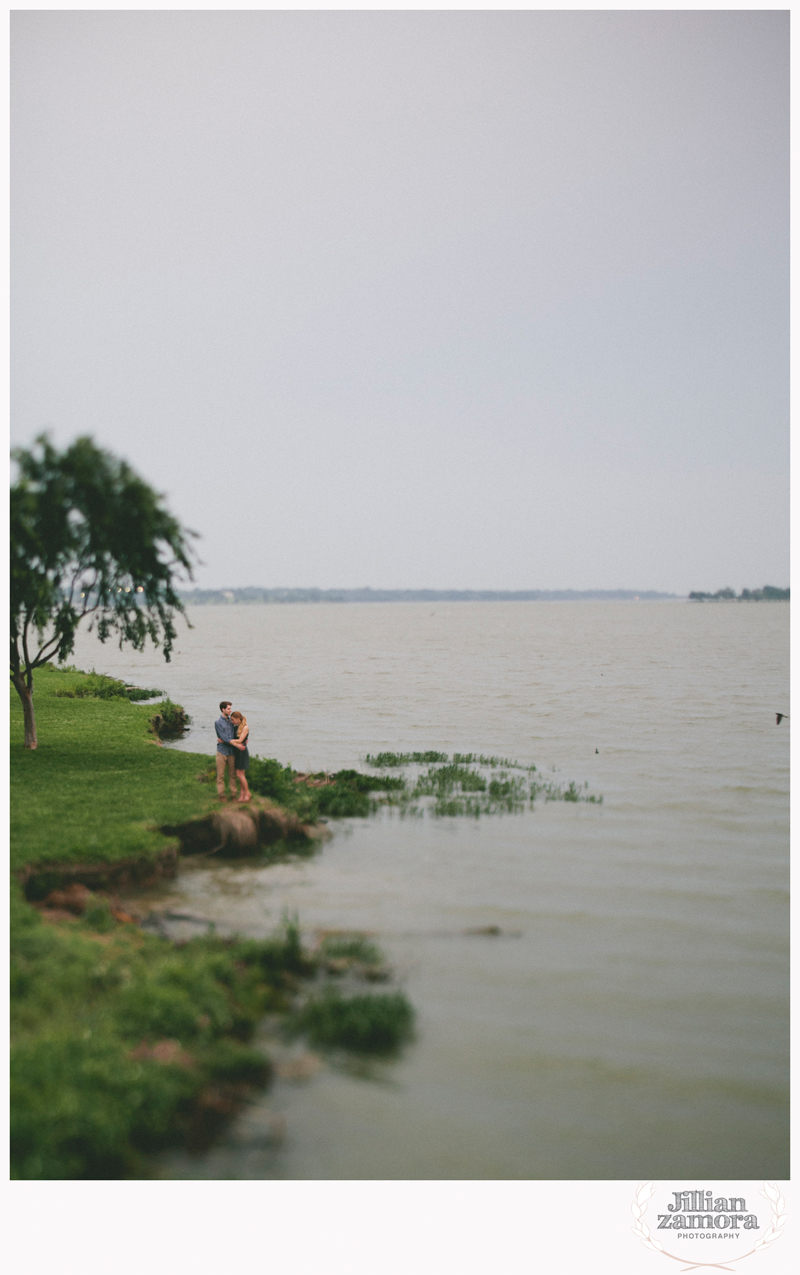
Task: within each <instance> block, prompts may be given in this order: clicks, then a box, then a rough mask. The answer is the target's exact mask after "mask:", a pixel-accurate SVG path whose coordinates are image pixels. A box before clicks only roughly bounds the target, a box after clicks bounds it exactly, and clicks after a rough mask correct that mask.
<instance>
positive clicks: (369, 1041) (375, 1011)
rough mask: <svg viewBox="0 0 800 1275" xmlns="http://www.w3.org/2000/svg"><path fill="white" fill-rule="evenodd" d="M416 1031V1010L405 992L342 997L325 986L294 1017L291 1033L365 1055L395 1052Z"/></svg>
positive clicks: (368, 993)
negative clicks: (322, 990) (323, 989)
mask: <svg viewBox="0 0 800 1275" xmlns="http://www.w3.org/2000/svg"><path fill="white" fill-rule="evenodd" d="M413 1030H414V1011H413V1009H412V1007H411V1004H410V1003H409V1001H408V999H407V997H406V996H405V995H404V994H403V993H402V992H364V993H362V994H361V995H358V996H342V995H341V993H340V992H339V991H338V990H337V989H335V988H326V989H325V991H324V992H322V993H321V994H320V995H318V996H313V997H311V999H310V1000H308V1001H306V1003H305V1005H304V1006H303V1008H302V1009H300V1010H299V1011H298V1012H297V1013H296V1014H295V1016H294V1018H293V1019H292V1020H291V1025H290V1032H291V1034H292V1035H303V1036H306V1037H307V1038H308V1040H309V1041H310V1042H311V1043H312V1044H313V1045H316V1046H318V1047H321V1048H328V1049H349V1050H352V1051H353V1052H355V1053H363V1054H392V1053H396V1052H397V1050H398V1049H399V1048H400V1046H401V1045H402V1044H404V1043H405V1041H407V1040H410V1039H411V1036H412V1034H413Z"/></svg>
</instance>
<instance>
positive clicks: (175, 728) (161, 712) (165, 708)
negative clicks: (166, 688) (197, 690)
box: [150, 699, 192, 739]
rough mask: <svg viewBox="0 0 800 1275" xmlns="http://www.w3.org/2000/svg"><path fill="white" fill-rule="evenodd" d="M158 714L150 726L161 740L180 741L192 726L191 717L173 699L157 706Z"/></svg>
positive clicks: (151, 720)
mask: <svg viewBox="0 0 800 1275" xmlns="http://www.w3.org/2000/svg"><path fill="white" fill-rule="evenodd" d="M155 708H156V713H155V715H154V716H153V717H151V718H150V726H151V728H152V730H153V733H154V734H155V735H158V738H159V739H180V737H181V735H184V734H185V733H186V730H187V728H188V727H189V726H190V725H191V721H192V719H191V717H190V716H189V714H188V713H187V712H186V710H185V709H184V708H182V707H181V705H180V704H173V702H172V700H171V699H165V700H162V701H161V703H160V704H156V705H155Z"/></svg>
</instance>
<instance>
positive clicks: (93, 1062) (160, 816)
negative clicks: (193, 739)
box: [11, 668, 413, 1180]
mask: <svg viewBox="0 0 800 1275" xmlns="http://www.w3.org/2000/svg"><path fill="white" fill-rule="evenodd" d="M105 681H112V682H113V679H100V680H99V681H98V677H97V675H96V674H88V675H82V674H80V673H78V672H77V671H76V670H74V669H62V670H58V669H52V668H45V669H41V670H37V672H36V674H35V691H34V706H35V712H36V719H37V728H38V734H39V740H40V743H39V747H38V748H37V749H35V750H33V751H31V750H27V749H25V748H23V744H22V740H23V727H22V709H21V705H20V704H19V700H18V697H17V696H16V694H15V693H14V694H12V705H11V730H12V745H11V823H12V841H11V846H12V853H11V864H12V869H15V870H16V873H15V875H14V876H12V887H11V896H12V897H11V904H12V906H11V913H12V924H11V1038H12V1056H11V1078H12V1114H11V1157H12V1167H11V1173H12V1177H14V1178H18V1179H29V1180H30V1179H119V1178H143V1177H148V1176H150V1174H151V1172H152V1169H151V1164H152V1161H151V1159H150V1156H151V1154H152V1153H153V1152H154V1151H157V1150H159V1149H160V1148H163V1147H166V1146H170V1145H174V1144H176V1143H182V1144H184V1145H188V1146H189V1147H194V1148H199V1147H202V1146H205V1145H208V1143H209V1141H210V1140H211V1139H212V1138H213V1136H214V1135H215V1134H216V1133H217V1132H218V1130H219V1128H220V1125H221V1123H222V1122H224V1120H225V1119H227V1118H228V1117H229V1116H230V1115H232V1114H233V1113H234V1112H235V1110H236V1109H237V1108H238V1107H239V1106H241V1104H242V1102H244V1101H247V1098H248V1095H249V1094H250V1093H251V1092H252V1091H253V1090H254V1089H255V1088H257V1087H259V1086H263V1085H264V1084H266V1083H268V1081H269V1078H270V1074H271V1065H270V1062H269V1060H268V1059H267V1058H266V1057H265V1056H264V1054H263V1053H261V1052H260V1051H259V1050H257V1049H254V1048H253V1047H252V1045H251V1044H250V1039H251V1037H252V1034H253V1031H254V1028H255V1025H256V1023H257V1022H258V1020H259V1019H260V1018H261V1017H262V1016H263V1015H264V1013H266V1012H271V1013H278V1014H282V1015H285V1016H289V1015H291V1012H292V1006H293V1003H294V1001H295V998H296V995H297V992H298V991H299V989H300V987H301V985H302V980H303V979H308V978H311V977H312V976H314V975H316V974H317V972H318V970H319V968H320V966H321V965H322V963H323V961H326V960H327V961H330V959H331V958H332V954H333V952H337V951H338V947H337V942H336V939H335V938H334V937H333V936H330V938H329V940H328V942H327V944H326V945H324V951H322V952H320V953H316V954H313V955H312V954H311V953H308V952H306V951H304V950H303V948H302V946H301V943H300V935H299V930H298V928H297V924H296V923H289V924H287V925H285V926H284V929H283V930H282V931H281V932H280V933H279V934H278V935H276V936H274V937H273V938H272V939H264V940H255V939H238V938H235V939H231V940H227V939H220V938H217V937H215V936H209V937H205V938H201V939H194V940H193V941H192V942H190V943H185V944H181V945H174V944H172V943H170V942H168V941H167V940H165V939H162V938H158V937H155V936H153V935H148V934H145V933H143V932H142V931H141V930H139V929H138V928H136V927H135V926H134V925H131V924H129V923H125V922H124V921H120V920H118V919H117V918H115V916H114V915H113V912H112V909H111V907H110V905H109V901H108V899H107V898H106V897H104V896H103V895H102V894H100V893H95V894H94V896H93V897H92V898H91V900H90V902H89V905H88V906H87V908H86V911H85V913H84V915H83V917H82V919H80V920H77V919H66V918H62V919H61V920H59V921H57V922H56V923H54V917H53V915H52V914H51V916H50V920H49V921H47V922H45V921H44V920H43V918H42V916H41V915H40V913H39V911H37V910H36V909H35V908H34V907H33V906H32V905H31V903H29V902H28V901H27V900H26V899H25V897H24V894H23V890H22V887H21V885H20V881H19V880H18V878H17V875H16V874H18V873H19V871H20V869H24V868H27V867H30V866H31V865H34V866H35V865H42V864H49V865H52V866H51V867H50V868H49V869H48V870H46V871H40V872H39V873H38V875H36V876H35V877H33V878H30V879H29V882H28V884H29V887H30V885H31V883H32V882H35V884H36V890H35V891H34V893H35V895H36V897H39V896H40V895H42V894H43V893H46V891H47V890H48V889H49V888H50V886H51V885H58V884H60V880H59V872H61V874H62V875H63V877H64V878H65V879H68V878H69V875H70V869H71V868H73V867H74V865H76V864H78V865H84V864H94V865H98V864H99V865H106V864H108V865H109V866H110V865H113V864H115V863H119V861H120V860H125V859H128V858H130V857H134V856H135V857H137V858H143V859H144V860H145V861H147V860H152V859H154V858H155V856H157V854H158V852H159V851H160V850H162V849H163V848H164V847H165V846H166V845H167V844H168V843H167V842H166V840H165V838H164V837H163V836H162V835H161V834H160V833H158V832H157V831H156V830H155V829H156V826H157V825H161V824H177V823H180V822H182V821H185V820H187V819H191V818H192V817H193V816H197V815H201V814H203V813H204V812H205V811H207V810H208V809H209V808H213V807H214V804H215V803H214V798H215V787H214V784H213V783H209V782H204V783H200V782H198V776H199V775H202V776H204V778H207V777H208V772H209V767H211V768H212V769H213V762H211V761H210V759H209V758H207V757H204V756H199V755H197V754H191V753H185V752H173V751H170V750H167V749H165V748H162V747H159V746H158V744H157V743H156V741H155V739H154V737H153V735H152V733H151V727H150V719H151V717H152V715H153V706H152V705H151V706H149V707H147V708H145V707H138V706H136V705H134V704H132V703H131V702H130V698H129V696H128V695H120V694H118V693H117V691H116V690H115V688H114V687H112V688H110V689H109V688H108V687H107V686H105V685H104V684H103V683H104V682H105ZM120 685H121V684H120ZM98 692H99V693H98ZM106 692H107V693H106ZM155 707H156V708H158V709H161V708H162V707H163V706H162V705H157V706H155ZM254 772H255V776H256V777H257V778H259V777H260V782H261V786H262V788H266V789H268V792H269V795H271V796H273V798H274V799H276V800H278V802H279V804H286V805H287V806H288V807H289V808H290V809H295V810H297V809H300V808H305V809H306V810H307V815H306V817H315V814H316V813H319V809H320V805H321V804H325V803H327V804H328V806H329V807H331V806H335V804H336V802H335V801H334V798H336V800H338V802H339V803H340V806H341V808H342V813H354V812H355V811H354V809H353V807H354V803H356V804H357V805H358V807H359V810H358V812H360V808H361V806H363V804H364V803H366V804H367V812H368V811H369V809H371V808H372V807H371V806H370V802H371V801H374V799H373V798H372V797H371V795H370V794H371V793H372V792H373V791H374V790H380V789H381V788H382V787H383V788H387V787H388V788H394V789H397V790H403V789H404V788H405V781H404V780H403V779H398V778H394V779H392V778H391V777H384V779H385V783H384V782H383V780H381V779H380V778H376V777H375V776H371V777H367V776H359V775H358V774H357V772H355V771H348V772H341V774H340V775H339V776H337V781H336V783H334V784H331V785H326V786H325V787H324V788H308V787H306V786H305V785H304V784H296V783H295V782H294V781H295V778H296V774H295V772H294V771H292V769H291V768H290V767H282V766H280V764H279V763H278V762H263V761H260V759H255V764H254ZM321 794H325V795H324V796H322V797H321V800H320V796H321ZM348 802H349V805H348ZM337 813H339V811H338V809H337ZM84 875H85V874H84ZM339 946H341V944H340V945H339ZM345 947H346V948H347V953H346V954H347V956H348V957H349V958H353V959H354V958H355V957H356V956H357V957H358V958H359V959H360V960H361V961H362V962H364V961H365V960H366V958H367V957H369V958H371V960H372V962H373V963H374V958H376V957H378V958H379V957H380V953H379V951H378V949H376V948H375V947H374V945H372V944H370V943H368V942H367V940H365V939H364V938H363V937H362V938H360V939H358V940H355V939H353V938H352V936H351V937H349V938H348V939H347V940H346V941H345ZM315 1007H316V1008H315ZM412 1017H413V1014H412V1011H411V1008H410V1006H409V1005H408V1003H407V1002H406V1001H405V998H404V997H403V996H402V994H400V993H397V994H389V995H388V996H387V995H383V996H380V995H379V996H375V995H366V996H364V995H362V996H355V997H350V998H342V997H341V996H339V997H334V998H333V1000H332V999H331V998H330V997H326V996H323V997H316V998H314V1000H313V1001H312V1002H308V1003H307V1004H306V1007H305V1009H304V1010H303V1011H302V1012H301V1013H300V1015H298V1016H297V1024H299V1023H300V1022H301V1021H302V1030H303V1031H305V1032H306V1033H307V1034H309V1035H310V1036H311V1037H312V1038H313V1039H314V1040H319V1041H320V1042H322V1043H325V1044H330V1045H335V1046H336V1047H337V1048H345V1049H352V1050H355V1051H358V1052H362V1053H363V1052H367V1053H369V1052H378V1053H381V1052H391V1051H392V1050H393V1049H396V1048H397V1046H398V1044H399V1043H400V1042H401V1041H402V1040H403V1039H405V1038H406V1037H407V1035H408V1033H409V1031H410V1022H411V1019H412ZM292 1021H295V1019H294V1018H293V1020H292Z"/></svg>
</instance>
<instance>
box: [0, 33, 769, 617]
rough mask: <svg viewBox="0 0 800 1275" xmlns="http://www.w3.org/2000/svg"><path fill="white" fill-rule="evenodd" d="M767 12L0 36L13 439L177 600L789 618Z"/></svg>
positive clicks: (13, 34)
mask: <svg viewBox="0 0 800 1275" xmlns="http://www.w3.org/2000/svg"><path fill="white" fill-rule="evenodd" d="M788 52H789V48H788V14H787V13H785V12H781V11H697V12H692V11H674V12H671V11H660V12H649V11H616V12H611V11H603V12H591V11H573V12H559V11H554V12H514V11H506V12H492V11H476V12H470V11H454V12H448V11H444V12H402V11H399V12H389V11H386V12H382V11H366V12H359V11H350V12H324V11H322V12H313V11H306V12H291V11H288V12H287V11H283V12H265V11H261V12H257V11H240V12H225V11H222V12H203V11H186V12H181V11H173V12H158V11H132V12H116V11H113V10H112V11H100V12H92V11H72V12H59V11H33V12H17V13H15V14H12V94H13V97H12V127H13V140H12V165H13V167H12V174H13V193H12V235H13V265H12V292H13V327H12V342H13V354H12V405H13V411H12V420H13V427H12V433H13V439H14V441H15V442H16V443H22V444H27V443H29V442H30V441H31V440H32V439H33V438H34V437H35V435H36V434H38V433H39V432H41V431H42V430H43V429H45V428H46V429H48V430H50V432H51V433H52V435H53V436H54V438H55V439H56V440H57V441H58V442H59V443H61V444H66V443H67V442H68V441H70V440H71V439H73V438H74V437H75V436H76V435H78V434H81V433H88V434H91V435H93V436H94V438H95V439H96V440H97V441H98V442H100V443H102V445H103V446H106V447H108V448H109V449H111V450H113V451H114V452H116V453H118V454H120V455H122V456H124V457H126V458H127V459H128V460H129V461H130V462H131V463H132V464H133V466H134V467H135V468H136V469H137V470H138V471H139V472H140V473H141V474H142V475H143V476H144V477H145V478H146V479H148V480H149V481H150V482H151V483H152V484H153V485H154V486H155V487H157V488H158V490H160V491H162V492H164V493H165V495H166V497H167V500H168V503H169V505H170V507H171V509H172V510H173V512H174V513H175V514H176V515H177V516H178V517H179V518H180V519H181V520H182V521H183V522H184V523H185V524H187V525H188V526H190V527H193V528H195V529H196V530H197V531H199V532H200V533H201V534H202V540H201V541H200V542H199V552H200V554H201V557H202V559H203V560H204V563H205V564H206V565H205V566H203V567H201V568H200V569H199V570H198V572H197V582H198V584H199V585H200V586H201V587H202V586H205V587H224V586H243V585H262V586H278V585H286V586H311V585H317V586H320V587H323V588H327V587H334V586H342V587H352V586H360V585H372V586H373V587H376V588H393V587H395V588H413V587H418V588H422V587H429V588H512V589H535V588H576V589H583V588H641V589H646V588H656V589H664V590H670V591H675V592H679V593H682V592H687V591H688V590H690V589H697V588H700V589H716V588H719V587H721V586H723V585H732V586H733V587H735V588H737V589H740V588H742V587H743V586H747V587H753V586H759V585H761V584H764V583H772V584H777V585H784V584H787V583H788V420H787V410H788V387H787V377H788V348H787V341H788V337H787V285H788V280H787V140H788V138H787V133H788V117H787V108H788V101H787V99H788Z"/></svg>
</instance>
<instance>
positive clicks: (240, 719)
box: [231, 710, 247, 738]
mask: <svg viewBox="0 0 800 1275" xmlns="http://www.w3.org/2000/svg"><path fill="white" fill-rule="evenodd" d="M231 718H236V719H237V720H238V722H239V725H238V726H237V727H236V736H237V738H238V737H239V735H241V733H242V731H243V730H244V728H245V726H246V725H247V718H246V717H245V715H244V713H240V712H239V711H238V710H237V711H236V712H235V713H231Z"/></svg>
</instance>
